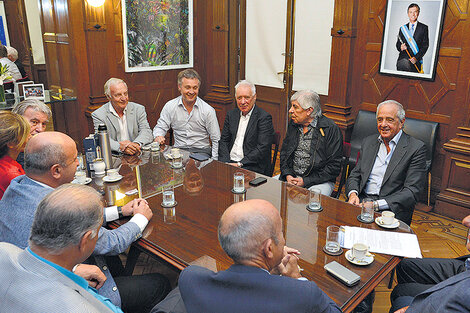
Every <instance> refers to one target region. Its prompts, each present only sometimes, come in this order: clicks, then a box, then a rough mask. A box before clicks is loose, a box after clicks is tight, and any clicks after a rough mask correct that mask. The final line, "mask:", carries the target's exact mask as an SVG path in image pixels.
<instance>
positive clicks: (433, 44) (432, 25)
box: [379, 0, 446, 81]
mask: <svg viewBox="0 0 470 313" xmlns="http://www.w3.org/2000/svg"><path fill="white" fill-rule="evenodd" d="M411 4H417V5H418V6H419V8H420V10H419V15H418V19H417V21H418V24H417V26H416V31H415V32H414V34H413V35H412V36H410V37H413V39H416V41H415V43H416V46H417V47H418V50H414V49H413V47H411V46H412V45H413V44H411V45H410V44H409V43H407V42H406V38H405V36H403V33H404V32H407V31H408V32H410V31H409V30H408V23H409V21H410V20H409V17H408V7H409V5H411ZM445 8H446V0H388V1H387V8H386V12H385V24H384V32H383V37H382V49H381V53H380V67H379V73H380V74H385V75H392V76H399V77H404V78H412V79H422V80H429V81H434V79H435V76H436V67H437V59H438V55H439V45H440V41H441V34H442V28H443V23H444V14H445ZM420 23H421V24H424V25H425V26H427V29H426V28H425V27H423V26H422V25H421V26H420V25H419V24H420ZM426 31H427V33H428V34H427V35H428V39H429V40H428V42H429V44H428V48H427V50H426V52H425V54H424V55H423V56H422V59H421V61H422V63H421V64H422V65H421V66H420V65H419V64H420V62H419V60H418V62H416V65H415V64H412V63H411V62H408V63H406V62H405V61H404V60H402V61H401V62H405V63H406V64H405V66H409V67H410V68H411V69H407V70H404V69H403V67H401V69H400V70H399V69H398V68H397V66H398V64H397V63H398V60H399V59H408V60H409V59H411V58H412V57H413V56H414V55H415V53H419V52H417V51H419V49H420V47H419V46H420V45H421V51H423V47H424V46H425V44H424V45H423V43H424V42H425V40H424V39H423V38H424V34H425V32H426ZM410 33H411V32H410ZM400 42H403V43H405V45H406V46H407V49H406V50H404V52H407V54H404V53H403V54H400V52H399V51H400V50H399V49H401V44H400ZM413 51H415V52H413ZM418 59H419V57H418ZM419 69H421V72H419V71H418V70H419Z"/></svg>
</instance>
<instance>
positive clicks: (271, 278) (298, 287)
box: [178, 265, 341, 313]
mask: <svg viewBox="0 0 470 313" xmlns="http://www.w3.org/2000/svg"><path fill="white" fill-rule="evenodd" d="M178 285H179V289H180V291H181V296H182V297H183V301H184V304H185V306H186V310H187V311H188V312H198V313H199V312H225V313H229V312H237V313H238V312H244V313H247V312H265V313H270V312H296V313H301V312H317V313H322V312H323V313H326V312H341V310H340V309H339V308H338V306H336V304H335V303H334V302H333V300H331V299H330V298H329V297H328V296H327V295H326V294H325V293H324V292H323V291H321V290H320V288H318V286H317V285H316V284H315V283H314V282H311V281H304V280H298V279H293V278H290V277H284V276H279V275H271V274H269V273H268V272H267V271H265V270H263V269H261V268H258V267H252V266H245V265H232V266H231V267H230V268H229V269H228V270H226V271H221V272H218V273H214V272H212V271H210V270H208V269H206V268H203V267H199V266H189V267H187V268H186V269H184V270H183V271H182V272H181V275H180V277H179V281H178Z"/></svg>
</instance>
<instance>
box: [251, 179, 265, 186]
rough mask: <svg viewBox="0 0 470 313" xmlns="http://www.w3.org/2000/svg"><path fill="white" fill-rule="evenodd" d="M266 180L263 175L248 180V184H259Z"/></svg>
mask: <svg viewBox="0 0 470 313" xmlns="http://www.w3.org/2000/svg"><path fill="white" fill-rule="evenodd" d="M267 181H268V180H267V179H266V178H264V177H257V178H255V179H253V180H252V181H250V185H251V186H255V187H256V186H259V185H261V184H264V183H265V182H267Z"/></svg>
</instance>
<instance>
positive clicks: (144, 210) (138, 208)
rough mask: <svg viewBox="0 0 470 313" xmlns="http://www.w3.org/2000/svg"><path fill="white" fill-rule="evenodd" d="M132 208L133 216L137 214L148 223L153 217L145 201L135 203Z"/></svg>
mask: <svg viewBox="0 0 470 313" xmlns="http://www.w3.org/2000/svg"><path fill="white" fill-rule="evenodd" d="M137 200H139V199H137ZM133 208H134V215H136V214H137V213H140V214H142V215H143V216H145V218H147V220H149V221H150V219H151V218H152V216H153V213H152V210H151V209H150V207H149V205H148V203H147V201H145V200H144V199H140V201H136V202H135V203H134V205H133Z"/></svg>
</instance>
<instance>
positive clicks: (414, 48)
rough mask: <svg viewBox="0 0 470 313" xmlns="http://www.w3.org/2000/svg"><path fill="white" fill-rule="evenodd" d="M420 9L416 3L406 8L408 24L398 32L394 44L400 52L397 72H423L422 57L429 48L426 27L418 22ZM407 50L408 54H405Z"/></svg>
mask: <svg viewBox="0 0 470 313" xmlns="http://www.w3.org/2000/svg"><path fill="white" fill-rule="evenodd" d="M419 11H420V8H419V6H418V5H417V4H416V3H412V4H410V5H409V6H408V18H409V19H410V22H409V23H407V24H405V25H403V26H402V27H401V28H400V30H399V31H398V39H397V43H396V47H397V50H398V51H399V52H400V54H399V56H398V60H397V70H399V71H407V72H415V73H418V72H421V73H422V71H423V61H422V59H423V56H424V54H426V51H428V48H429V35H428V26H427V25H426V24H423V23H420V22H418V16H419ZM407 50H408V53H409V54H408V53H407Z"/></svg>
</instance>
